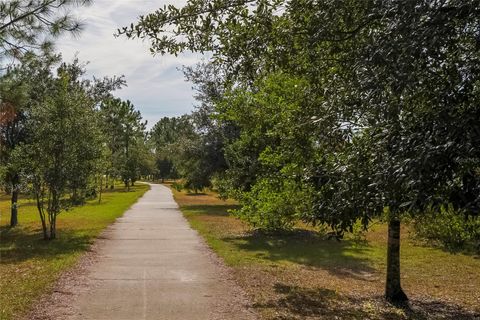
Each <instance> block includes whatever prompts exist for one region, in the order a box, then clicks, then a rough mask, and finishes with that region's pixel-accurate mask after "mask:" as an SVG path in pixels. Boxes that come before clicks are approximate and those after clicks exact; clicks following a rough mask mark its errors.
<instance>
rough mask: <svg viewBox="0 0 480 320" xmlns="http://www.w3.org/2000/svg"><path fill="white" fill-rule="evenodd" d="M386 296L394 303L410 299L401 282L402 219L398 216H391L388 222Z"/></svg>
mask: <svg viewBox="0 0 480 320" xmlns="http://www.w3.org/2000/svg"><path fill="white" fill-rule="evenodd" d="M385 298H386V299H387V300H388V301H390V302H393V303H398V302H405V301H407V300H408V298H407V295H406V294H405V292H403V290H402V286H401V284H400V220H399V219H398V218H391V219H390V221H389V222H388V246H387V282H386V287H385Z"/></svg>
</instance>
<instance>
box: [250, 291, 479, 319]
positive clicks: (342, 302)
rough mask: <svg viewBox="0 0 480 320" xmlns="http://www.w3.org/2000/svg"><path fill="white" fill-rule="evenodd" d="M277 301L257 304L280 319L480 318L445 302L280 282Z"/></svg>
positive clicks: (272, 300)
mask: <svg viewBox="0 0 480 320" xmlns="http://www.w3.org/2000/svg"><path fill="white" fill-rule="evenodd" d="M274 290H275V293H276V297H277V298H276V299H271V300H269V301H267V302H265V303H257V304H255V305H254V308H256V309H274V310H276V313H277V314H278V317H276V319H306V318H308V319H391V320H400V319H419V320H423V319H425V320H427V319H452V320H453V319H472V320H473V319H478V317H479V316H480V314H478V313H474V312H471V311H468V310H465V309H463V308H461V307H459V306H457V305H453V304H448V303H446V302H443V301H431V300H429V301H424V300H418V299H413V300H411V301H410V302H409V304H407V305H404V306H402V307H398V306H394V305H391V304H389V303H387V302H386V301H385V300H384V299H383V297H353V296H347V295H341V294H338V293H337V292H335V291H334V290H330V289H326V288H316V289H309V288H302V287H298V286H290V285H286V284H283V283H277V284H275V286H274Z"/></svg>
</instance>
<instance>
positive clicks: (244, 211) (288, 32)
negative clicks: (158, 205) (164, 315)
mask: <svg viewBox="0 0 480 320" xmlns="http://www.w3.org/2000/svg"><path fill="white" fill-rule="evenodd" d="M479 8H480V3H479V2H478V1H462V0H452V1H434V0H423V1H409V2H407V3H406V2H404V1H380V0H378V1H377V0H372V1H355V0H353V1H340V2H339V1H328V0H322V1H315V0H273V1H272V0H258V1H248V0H247V1H236V0H235V1H232V0H212V1H197V0H190V1H187V3H186V4H185V5H183V6H180V7H175V6H173V5H169V6H165V7H163V8H159V9H158V10H156V11H155V12H152V13H150V14H147V15H144V16H142V17H140V18H139V20H138V21H137V22H136V23H134V24H132V25H130V26H129V27H124V28H120V29H119V30H118V35H124V36H126V37H129V38H140V39H144V40H147V41H150V50H151V52H152V53H158V54H174V55H176V54H179V53H182V52H185V51H193V52H210V54H209V59H208V60H206V61H205V63H203V64H201V65H198V66H197V67H196V68H195V67H194V68H187V69H185V74H186V76H187V79H189V80H190V81H192V83H193V84H194V85H195V87H196V88H197V89H198V92H199V95H198V101H199V106H198V108H197V111H195V112H194V113H193V114H192V115H190V116H189V119H190V120H189V121H188V122H189V123H190V124H191V125H192V126H193V128H194V135H193V137H190V136H189V135H191V130H188V132H189V133H188V134H187V136H189V138H187V139H182V138H176V141H177V142H175V143H171V148H180V149H179V150H185V151H186V152H185V158H183V157H182V156H181V155H182V152H177V153H175V156H170V158H169V157H166V159H169V160H170V161H171V164H170V165H169V167H174V168H175V167H176V166H178V168H180V167H181V166H185V167H184V168H187V170H185V169H181V170H178V172H179V173H180V174H181V175H182V173H183V175H185V178H186V180H185V181H186V183H187V185H188V184H191V185H192V186H193V189H198V187H199V186H209V185H211V184H213V185H214V186H215V188H216V189H217V190H218V191H220V193H221V195H222V196H224V197H232V198H234V199H237V200H238V201H239V203H240V207H239V208H237V209H235V210H234V212H235V214H236V215H237V216H239V217H241V218H242V219H243V220H245V221H246V222H248V223H249V224H251V225H253V226H254V227H255V228H257V229H261V230H264V231H268V232H277V231H279V230H284V229H287V230H288V229H291V228H293V226H294V225H295V224H296V223H297V221H298V220H303V221H304V222H307V223H310V224H313V225H325V226H328V227H329V228H330V229H331V230H332V232H333V235H334V236H335V237H337V238H342V237H344V235H345V233H346V232H351V231H353V229H354V226H355V225H357V224H358V223H360V225H361V226H363V227H364V228H367V227H368V226H369V225H370V224H371V222H372V221H375V220H376V219H378V218H381V219H383V220H384V221H386V223H387V225H388V228H387V231H386V232H388V237H387V238H388V241H387V246H386V248H385V249H386V251H387V263H386V265H385V267H386V272H385V276H386V282H385V284H386V285H385V290H384V296H385V298H386V299H387V300H388V301H391V302H395V303H399V302H405V301H406V300H408V298H407V295H406V294H405V292H404V290H403V289H402V286H401V282H400V278H401V277H400V276H401V274H400V242H401V237H400V230H401V222H402V221H404V220H405V219H406V218H408V219H414V220H415V221H416V223H417V224H416V225H417V227H418V228H417V230H418V231H419V234H420V235H424V236H427V237H430V238H438V236H439V233H441V234H445V233H444V231H442V230H437V231H435V230H432V229H431V228H430V229H428V230H429V231H427V232H424V231H425V230H422V228H423V226H427V225H428V224H430V226H431V227H433V226H434V225H435V224H436V225H438V224H439V223H442V225H443V224H445V230H447V229H449V228H450V227H451V224H456V228H457V230H458V228H460V229H462V232H466V233H468V234H469V236H468V237H466V238H468V241H469V242H470V243H471V244H473V247H475V246H476V247H477V249H478V240H479V239H478V229H477V228H476V227H475V226H478V219H479V206H480V159H479V156H480V153H479V151H480V149H479V148H478V146H479V145H480V127H479V125H480V107H479V105H478V101H479V92H480V91H479V83H480V82H479V79H480V70H479V67H478V66H479V65H480V61H479V59H480V54H479V52H480V51H479V48H480V45H479V44H480V33H479V30H480V29H479V25H480V21H479V17H480V14H479ZM164 122H168V120H164ZM159 132H163V130H162V129H159ZM157 134H158V132H157ZM192 141H195V142H192ZM190 143H191V145H190V146H189V144H190ZM158 150H160V148H159V149H158ZM163 154H167V155H168V154H170V155H172V154H174V153H168V152H166V153H163ZM175 157H180V159H177V160H175V159H174V158H175ZM208 159H210V160H208ZM211 159H215V161H212V160H211ZM157 163H158V162H157ZM160 171H161V170H160ZM189 175H190V176H189ZM194 181H195V182H194ZM446 212H448V214H446ZM447 216H448V217H449V218H447ZM453 217H455V218H453ZM437 218H438V220H436V219H437ZM458 221H465V223H458ZM449 224H450V225H449ZM469 230H470V231H469ZM472 230H473V231H472ZM455 233H456V232H455ZM440 238H441V236H440ZM466 238H465V239H466ZM444 242H445V241H444ZM460 242H462V241H460ZM437 263H438V264H441V262H440V261H438V262H437ZM412 294H413V293H412Z"/></svg>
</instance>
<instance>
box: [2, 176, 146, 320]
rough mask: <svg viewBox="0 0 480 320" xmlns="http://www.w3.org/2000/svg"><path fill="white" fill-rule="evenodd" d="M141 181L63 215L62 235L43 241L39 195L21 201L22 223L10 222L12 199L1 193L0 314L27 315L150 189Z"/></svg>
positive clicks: (59, 231)
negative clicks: (100, 200) (62, 275)
mask: <svg viewBox="0 0 480 320" xmlns="http://www.w3.org/2000/svg"><path fill="white" fill-rule="evenodd" d="M148 188H149V187H148V185H142V184H137V185H136V186H134V187H132V188H131V191H130V192H126V191H124V189H123V187H120V186H118V187H117V189H115V190H108V191H106V192H105V193H103V195H102V202H101V203H100V204H99V203H98V200H92V201H89V202H88V203H87V204H86V205H85V206H82V207H76V208H73V209H72V210H69V211H67V212H63V213H61V214H60V215H59V216H58V220H57V237H58V238H57V239H55V240H53V241H44V240H42V230H41V224H40V218H39V216H38V212H37V208H36V206H35V202H34V201H33V200H28V199H25V198H24V199H21V200H20V201H19V215H18V220H19V226H18V227H15V228H13V229H11V228H9V227H8V224H9V222H10V221H9V220H10V211H9V210H10V199H9V197H8V196H5V195H2V196H0V232H1V233H0V260H1V264H0V311H1V313H0V319H2V320H7V319H13V318H17V317H19V316H21V315H22V314H24V313H26V312H27V311H28V310H29V307H30V306H31V304H32V302H33V301H34V300H35V299H37V298H38V297H39V296H40V295H41V294H43V293H45V292H48V290H51V289H52V286H53V284H54V283H55V280H56V279H57V278H58V277H59V276H60V274H61V272H62V271H64V270H66V269H68V268H70V267H72V266H73V265H74V264H75V262H76V261H78V259H79V257H80V256H81V255H82V253H83V252H85V251H86V250H87V249H88V248H89V247H90V245H91V244H92V243H93V241H94V239H95V238H96V237H97V236H98V235H99V233H100V232H101V231H102V230H103V229H104V228H105V227H106V226H108V225H109V224H111V223H112V222H113V221H114V220H115V219H116V218H117V217H119V216H121V215H122V214H123V212H125V210H127V209H128V208H129V207H130V206H131V205H132V204H133V203H135V202H136V200H137V199H138V198H139V197H140V196H142V195H143V194H144V193H145V192H146V191H147V190H148Z"/></svg>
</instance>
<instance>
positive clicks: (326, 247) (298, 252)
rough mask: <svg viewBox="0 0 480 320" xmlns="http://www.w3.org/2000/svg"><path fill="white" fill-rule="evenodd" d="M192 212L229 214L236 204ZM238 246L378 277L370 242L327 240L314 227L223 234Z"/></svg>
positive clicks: (265, 256)
mask: <svg viewBox="0 0 480 320" xmlns="http://www.w3.org/2000/svg"><path fill="white" fill-rule="evenodd" d="M185 208H186V209H187V210H188V213H189V214H194V215H197V214H198V215H203V216H218V217H222V216H228V210H231V209H237V208H238V206H237V205H192V206H186V207H185ZM221 240H222V241H225V242H227V243H230V244H232V245H233V246H235V247H236V248H238V250H241V251H244V252H247V253H248V254H250V255H251V254H253V255H254V256H255V257H256V258H258V259H261V260H266V261H270V262H282V261H287V262H293V263H297V264H302V265H305V266H308V267H311V268H321V269H324V270H326V271H328V272H331V273H332V274H335V275H336V276H338V277H345V278H355V279H359V280H364V281H376V279H375V278H374V277H372V275H373V274H375V273H376V269H375V268H373V266H372V261H371V260H370V258H369V256H370V255H371V251H372V250H373V249H372V248H371V247H370V246H369V245H368V243H366V242H360V241H352V240H349V241H347V240H342V241H337V240H326V239H325V237H324V235H323V234H319V233H318V232H315V231H312V230H305V229H294V230H293V231H289V232H284V233H280V234H265V233H261V232H255V231H253V232H248V233H243V234H240V235H231V236H227V237H222V238H221Z"/></svg>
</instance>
